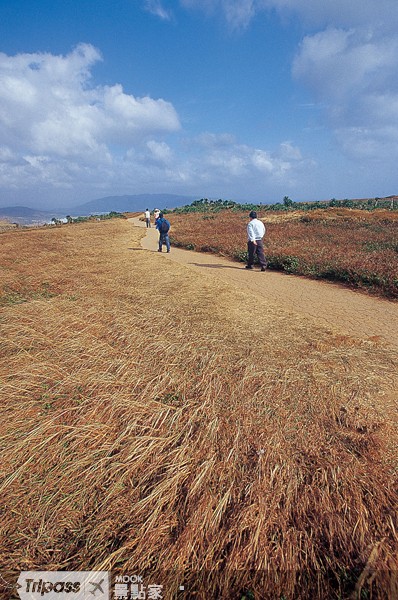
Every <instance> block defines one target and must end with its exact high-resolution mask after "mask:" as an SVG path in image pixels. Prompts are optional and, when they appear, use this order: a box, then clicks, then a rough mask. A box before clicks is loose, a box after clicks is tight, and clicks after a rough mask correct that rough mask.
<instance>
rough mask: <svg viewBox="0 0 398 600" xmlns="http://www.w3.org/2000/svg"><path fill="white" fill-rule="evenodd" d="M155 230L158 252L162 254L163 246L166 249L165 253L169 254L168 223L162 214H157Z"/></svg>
mask: <svg viewBox="0 0 398 600" xmlns="http://www.w3.org/2000/svg"><path fill="white" fill-rule="evenodd" d="M156 229H157V230H158V231H159V249H158V252H162V246H163V244H164V245H165V246H166V248H167V252H170V239H169V229H170V223H169V222H168V220H167V219H165V218H164V216H163V213H162V212H161V213H160V214H159V218H158V219H157V220H156Z"/></svg>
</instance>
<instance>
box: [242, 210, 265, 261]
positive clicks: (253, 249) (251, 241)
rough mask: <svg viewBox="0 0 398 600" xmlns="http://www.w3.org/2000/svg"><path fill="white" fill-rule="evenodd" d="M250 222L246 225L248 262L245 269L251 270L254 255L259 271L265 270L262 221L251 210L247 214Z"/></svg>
mask: <svg viewBox="0 0 398 600" xmlns="http://www.w3.org/2000/svg"><path fill="white" fill-rule="evenodd" d="M249 217H250V222H249V223H248V224H247V252H248V260H247V265H246V267H245V269H252V268H253V264H254V255H255V254H257V258H258V262H259V263H260V266H261V271H265V269H266V268H267V261H266V260H265V256H264V242H263V237H264V236H265V226H264V223H263V222H262V221H260V220H259V219H257V213H256V211H255V210H252V211H251V212H250V214H249Z"/></svg>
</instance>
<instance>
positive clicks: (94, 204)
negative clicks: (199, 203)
mask: <svg viewBox="0 0 398 600" xmlns="http://www.w3.org/2000/svg"><path fill="white" fill-rule="evenodd" d="M195 199H196V198H195V197H193V196H178V195H176V194H135V195H132V196H107V197H106V198H99V199H98V200H91V201H90V202H85V203H84V204H80V205H79V206H74V207H72V208H71V209H70V210H71V215H72V216H73V215H75V214H76V212H77V213H78V215H77V216H86V215H91V214H92V213H96V212H97V213H100V212H110V211H112V210H114V211H116V212H138V211H144V210H145V209H146V208H149V210H153V209H154V208H160V209H162V208H175V207H176V206H183V205H184V204H191V202H192V201H193V200H195Z"/></svg>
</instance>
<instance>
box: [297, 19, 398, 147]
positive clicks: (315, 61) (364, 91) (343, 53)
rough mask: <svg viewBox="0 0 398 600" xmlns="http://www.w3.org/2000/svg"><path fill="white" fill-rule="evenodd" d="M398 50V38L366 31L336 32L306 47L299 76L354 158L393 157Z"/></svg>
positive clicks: (299, 56)
mask: <svg viewBox="0 0 398 600" xmlns="http://www.w3.org/2000/svg"><path fill="white" fill-rule="evenodd" d="M397 52H398V36H394V35H391V36H383V37H382V38H380V37H379V36H378V35H375V34H374V33H372V32H370V31H369V30H363V29H356V30H355V29H351V30H343V29H335V28H333V29H332V28H330V29H327V30H325V31H322V32H318V33H316V34H314V35H311V36H307V37H305V38H304V40H303V42H302V44H301V46H300V49H299V51H298V53H297V56H296V58H295V60H294V64H293V75H294V77H295V78H296V79H297V80H299V81H300V82H302V83H305V85H306V86H307V87H308V88H309V89H311V91H312V93H313V94H314V96H316V97H317V99H318V100H319V101H320V102H322V103H324V104H325V105H326V106H327V109H326V115H327V118H328V120H329V123H330V124H331V126H332V127H333V129H334V131H335V134H336V139H337V140H338V141H339V142H340V143H341V145H342V147H343V148H344V150H345V151H346V152H347V153H349V154H352V155H358V156H361V157H363V156H367V157H371V156H372V155H374V156H375V157H382V156H391V149H392V148H391V140H392V138H394V137H395V138H396V135H397V133H398V121H397V106H398V73H397V67H396V56H397ZM394 154H396V151H395V152H394Z"/></svg>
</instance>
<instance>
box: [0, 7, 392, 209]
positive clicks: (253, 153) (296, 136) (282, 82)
mask: <svg viewBox="0 0 398 600" xmlns="http://www.w3.org/2000/svg"><path fill="white" fill-rule="evenodd" d="M397 164H398V2H397V1H396V0H377V2H376V0H350V1H349V2H347V0H300V2H298V0H170V1H167V0H95V1H94V0H68V1H66V0H40V1H32V0H1V1H0V206H3V207H4V206H10V205H24V206H31V207H38V208H44V209H45V208H47V209H54V208H57V207H63V206H73V205H77V204H81V203H82V202H85V201H89V200H93V199H96V198H101V197H104V196H111V195H112V196H114V195H125V194H144V193H153V194H159V193H168V194H181V195H188V196H192V197H193V198H214V199H218V198H222V199H224V200H225V199H228V200H235V201H245V202H262V203H270V202H271V203H273V202H278V201H281V200H282V199H283V197H284V196H286V195H287V196H289V197H290V198H292V199H293V200H296V201H311V200H328V199H331V198H337V199H344V198H364V197H366V198H367V197H375V196H379V197H383V196H387V195H391V194H398V181H397V177H398V175H397V174H398V169H397Z"/></svg>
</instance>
